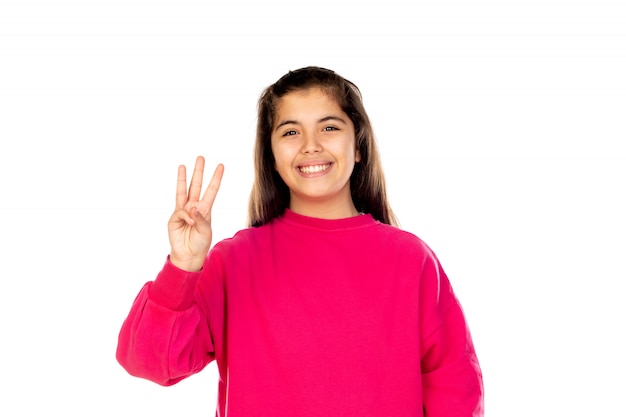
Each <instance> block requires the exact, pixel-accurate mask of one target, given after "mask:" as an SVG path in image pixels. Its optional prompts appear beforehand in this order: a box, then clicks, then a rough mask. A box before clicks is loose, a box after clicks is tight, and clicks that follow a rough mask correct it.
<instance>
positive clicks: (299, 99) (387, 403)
mask: <svg viewBox="0 0 626 417" xmlns="http://www.w3.org/2000/svg"><path fill="white" fill-rule="evenodd" d="M258 109H259V112H258V124H257V138H256V147H255V168H256V169H255V171H256V172H255V180H254V186H253V189H252V194H251V197H250V207H249V224H250V227H249V228H247V229H244V230H242V231H240V232H238V233H237V234H235V235H234V237H232V238H230V239H226V240H224V241H222V242H219V243H218V244H216V245H215V246H214V247H213V248H212V249H211V250H210V251H209V249H210V247H211V222H212V218H211V207H212V205H213V201H214V199H215V196H216V194H217V192H218V189H219V186H220V180H221V178H222V174H223V170H224V168H223V166H222V165H218V167H217V169H216V170H215V173H214V174H213V177H212V179H211V181H210V183H209V185H208V187H207V189H206V191H205V193H204V195H203V196H201V191H202V177H203V171H204V160H203V158H202V157H199V158H198V159H197V161H196V166H195V169H194V173H193V175H192V178H191V183H190V186H189V190H188V191H187V180H186V173H185V167H184V166H181V167H179V169H178V185H177V189H176V209H175V211H174V213H173V215H172V216H171V218H170V220H169V223H168V230H169V240H170V244H171V252H170V255H169V257H168V259H167V260H166V262H165V265H164V266H163V269H162V270H161V272H160V273H159V274H158V276H157V277H156V279H155V280H154V281H151V282H148V283H147V284H145V286H144V287H143V289H142V290H141V292H140V293H139V295H138V296H137V298H136V299H135V302H134V303H133V306H132V309H131V311H130V313H129V315H128V318H127V319H126V320H125V321H124V323H123V325H122V329H121V332H120V335H119V342H118V348H117V359H118V361H119V362H120V364H121V365H122V366H123V367H124V368H125V369H126V370H127V371H128V372H129V373H130V374H132V375H135V376H138V377H142V378H147V379H150V380H152V381H154V382H156V383H159V384H162V385H172V384H175V383H177V382H179V381H180V380H182V379H184V378H186V377H188V376H190V375H192V374H194V373H196V372H199V371H201V370H202V369H203V368H204V367H205V366H206V365H207V364H208V363H209V362H211V361H212V360H214V359H215V360H216V361H217V366H218V369H219V374H220V380H219V393H218V409H217V415H219V416H229V417H239V416H244V417H253V416H297V417H308V416H342V417H345V416H380V415H385V416H394V417H400V416H407V417H408V416H424V415H425V416H428V417H431V416H450V417H452V416H454V417H461V416H482V415H483V385H482V375H481V371H480V368H479V364H478V361H477V358H476V354H475V351H474V347H473V344H472V340H471V337H470V333H469V331H468V328H467V325H466V322H465V319H464V316H463V312H462V309H461V306H460V305H459V302H458V300H457V299H456V297H455V295H454V293H453V291H452V288H451V286H450V282H449V281H448V278H447V277H446V274H445V273H444V271H443V269H442V267H441V265H440V264H439V262H438V260H437V258H436V256H435V255H434V254H433V252H432V251H431V250H430V249H429V248H428V246H427V245H426V244H425V243H424V242H423V241H421V240H420V239H419V238H417V237H416V236H414V235H412V234H410V233H408V232H405V231H402V230H400V229H399V228H397V227H396V220H395V218H394V215H393V212H392V211H391V209H390V207H389V205H388V203H387V197H386V192H385V182H384V179H383V173H382V170H381V164H380V159H379V156H378V152H377V149H376V145H375V142H374V135H373V132H372V128H371V125H370V122H369V119H368V116H367V114H366V112H365V109H364V108H363V104H362V101H361V95H360V92H359V90H358V88H357V87H356V86H355V85H354V84H353V83H351V82H350V81H348V80H346V79H344V78H343V77H341V76H339V75H338V74H336V73H334V72H333V71H330V70H326V69H323V68H318V67H307V68H302V69H299V70H296V71H290V72H289V73H288V74H286V75H285V76H283V77H282V78H281V79H279V80H278V81H277V82H276V83H275V84H273V85H271V86H270V87H268V88H267V89H266V90H265V92H264V93H263V94H262V96H261V98H260V100H259V107H258Z"/></svg>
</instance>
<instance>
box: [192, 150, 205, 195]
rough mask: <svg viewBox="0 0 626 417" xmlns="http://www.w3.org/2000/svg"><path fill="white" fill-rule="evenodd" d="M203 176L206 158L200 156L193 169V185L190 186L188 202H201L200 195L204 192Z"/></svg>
mask: <svg viewBox="0 0 626 417" xmlns="http://www.w3.org/2000/svg"><path fill="white" fill-rule="evenodd" d="M203 175H204V158H203V157H201V156H199V157H198V158H197V159H196V166H195V168H194V169H193V175H192V176H191V184H190V185H189V199H188V201H198V200H200V193H201V192H202V176H203Z"/></svg>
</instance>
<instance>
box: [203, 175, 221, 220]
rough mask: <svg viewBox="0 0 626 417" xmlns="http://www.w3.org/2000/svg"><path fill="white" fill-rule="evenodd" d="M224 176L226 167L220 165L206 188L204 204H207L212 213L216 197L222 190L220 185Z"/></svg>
mask: <svg viewBox="0 0 626 417" xmlns="http://www.w3.org/2000/svg"><path fill="white" fill-rule="evenodd" d="M223 175H224V165H222V164H218V165H217V167H216V168H215V172H213V177H211V181H210V182H209V185H208V186H207V187H206V191H205V192H204V196H203V197H202V202H203V203H206V204H207V206H208V208H209V212H210V211H211V207H213V202H214V201H215V196H216V195H217V192H218V190H219V189H220V184H221V183H222V176H223Z"/></svg>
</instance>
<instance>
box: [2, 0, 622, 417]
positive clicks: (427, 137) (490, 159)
mask: <svg viewBox="0 0 626 417" xmlns="http://www.w3.org/2000/svg"><path fill="white" fill-rule="evenodd" d="M625 22H626V5H625V3H624V2H623V1H622V0H614V1H610V0H581V1H565V0H517V1H515V0H504V1H502V0H500V1H497V0H485V1H480V2H478V1H445V0H444V1H441V0H438V1H417V2H406V3H405V2H400V1H395V0H391V1H384V2H382V1H379V2H376V3H373V2H363V1H358V2H357V1H354V2H352V1H346V0H337V1H330V0H316V1H314V2H301V3H299V2H295V1H277V2H269V3H268V2H253V1H228V2H227V1H221V2H215V1H190V0H184V1H181V0H177V1H173V0H161V1H142V0H123V1H122V0H82V1H78V0H66V1H36V0H3V1H2V3H0V245H1V251H0V262H1V267H0V268H1V272H0V279H1V280H0V337H1V342H0V378H1V379H2V386H3V388H2V389H1V390H0V414H1V415H2V416H26V415H29V416H30V415H40V414H44V415H49V414H54V415H57V414H58V415H65V416H100V415H102V416H111V415H122V416H130V415H133V416H171V415H185V416H210V415H213V413H214V407H215V400H216V380H217V372H216V368H215V365H214V364H212V365H210V366H209V367H208V368H207V369H205V371H204V372H202V373H200V374H198V375H195V376H193V377H191V378H189V379H187V380H185V381H183V382H181V383H180V384H178V385H177V386H174V387H169V388H163V387H160V386H157V385H155V384H153V383H151V382H148V381H144V380H140V379H136V378H134V377H131V376H129V375H128V374H126V373H125V371H124V370H123V369H122V368H121V367H120V366H119V365H118V364H117V362H116V361H115V348H116V343H117V332H118V330H119V327H120V325H121V323H122V321H123V319H124V318H125V317H126V314H127V312H128V310H129V308H130V305H131V303H132V301H133V299H134V297H135V295H136V294H137V292H138V291H139V289H140V287H141V286H142V285H143V283H144V282H146V281H148V280H151V279H153V278H154V277H155V276H156V273H157V272H158V270H159V269H160V267H161V265H162V263H163V262H164V261H165V257H166V255H167V253H168V249H169V246H168V243H167V233H166V222H167V219H168V217H169V215H170V213H171V211H172V209H173V202H174V190H175V180H176V168H177V166H178V165H179V164H186V165H191V164H193V162H194V159H195V157H196V156H197V155H204V156H206V158H207V162H208V167H209V168H208V169H209V170H212V168H213V167H214V166H215V164H216V163H218V162H222V163H224V164H225V166H226V173H225V177H224V180H223V184H222V189H221V191H220V194H219V195H218V199H217V202H216V205H215V208H214V218H215V219H216V220H215V233H216V240H219V239H221V238H225V237H229V236H231V235H232V234H233V233H234V232H236V231H237V230H239V229H240V228H242V227H244V226H245V220H246V208H247V199H248V193H249V190H250V186H251V181H252V146H253V140H254V129H255V123H256V119H255V117H256V115H255V111H256V100H257V98H258V96H259V94H260V92H261V90H262V89H263V88H264V87H266V86H267V85H269V84H271V83H272V82H274V81H275V80H276V79H278V78H279V77H280V76H282V75H283V74H284V73H285V72H287V71H288V70H290V69H296V68H299V67H301V66H305V65H320V66H324V67H327V68H331V69H333V70H335V71H337V72H339V73H340V74H342V75H344V76H345V77H347V78H348V79H350V80H352V81H354V82H355V83H356V84H357V85H358V86H359V87H360V88H361V90H362V92H363V95H364V99H365V105H366V108H367V109H368V112H369V114H370V117H371V118H372V121H373V124H374V129H375V131H376V134H377V137H378V140H379V147H380V149H381V153H382V157H383V164H384V168H385V172H386V176H387V181H388V186H389V193H390V199H391V203H392V205H393V207H394V209H395V211H396V213H397V214H398V216H399V218H400V221H401V223H402V227H403V228H405V229H407V230H409V231H411V232H413V233H415V234H417V235H419V236H420V237H422V238H423V239H424V240H425V241H426V242H427V243H429V244H430V246H431V247H432V248H433V249H434V250H435V252H436V253H437V254H438V256H439V257H440V259H441V261H442V263H443V265H444V268H445V269H446V271H447V272H448V275H449V276H450V278H451V281H452V283H453V286H454V288H455V290H456V292H457V294H458V296H459V298H460V300H461V303H462V304H463V306H464V309H465V312H466V314H467V318H468V321H469V324H470V327H471V329H472V333H473V336H474V341H475V345H476V349H477V351H478V354H479V359H480V361H481V365H482V368H483V371H484V381H485V388H486V408H487V415H488V416H494V417H495V416H507V417H509V416H529V415H532V416H565V415H582V414H584V415H593V416H624V415H626V405H625V404H624V397H623V396H624V393H625V392H626V383H625V382H624V373H625V372H626V359H625V354H624V352H626V342H625V340H624V339H625V337H624V335H625V325H624V321H625V320H624V319H626V309H625V308H624V302H623V291H624V290H623V284H622V282H623V281H624V280H625V279H626V267H625V266H624V260H625V258H626V257H625V255H624V253H625V251H626V239H625V237H624V234H625V233H626V223H625V220H624V216H625V214H626V213H625V211H626V198H625V191H624V188H625V185H626V184H625V183H626V156H625V155H626V153H625V152H626V151H624V145H625V143H624V142H625V141H626V24H625ZM259 382H260V383H262V381H259Z"/></svg>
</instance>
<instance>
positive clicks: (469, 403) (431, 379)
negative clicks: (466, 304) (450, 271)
mask: <svg viewBox="0 0 626 417" xmlns="http://www.w3.org/2000/svg"><path fill="white" fill-rule="evenodd" d="M422 279H423V283H422V291H423V293H422V294H423V306H422V315H423V317H424V318H423V323H424V324H423V326H422V329H425V330H426V331H425V332H424V333H423V334H422V342H421V343H422V357H421V363H422V386H423V394H422V398H423V403H424V411H425V416H426V417H482V416H483V414H484V404H483V382H482V372H481V369H480V366H479V363H478V359H477V356H476V352H475V350H474V344H473V342H472V338H471V335H470V331H469V328H468V326H467V323H466V321H465V317H464V314H463V310H462V308H461V306H460V304H459V302H458V300H457V299H456V297H455V295H454V293H453V291H452V287H451V285H450V282H449V281H448V278H447V276H446V275H445V273H444V271H443V269H442V268H441V266H440V265H439V263H438V261H437V260H436V258H434V256H433V258H432V263H430V264H429V265H426V266H425V268H424V271H423V276H422Z"/></svg>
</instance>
